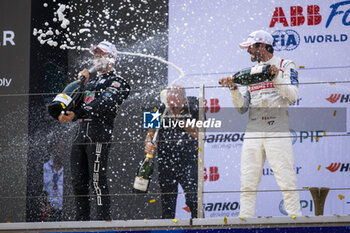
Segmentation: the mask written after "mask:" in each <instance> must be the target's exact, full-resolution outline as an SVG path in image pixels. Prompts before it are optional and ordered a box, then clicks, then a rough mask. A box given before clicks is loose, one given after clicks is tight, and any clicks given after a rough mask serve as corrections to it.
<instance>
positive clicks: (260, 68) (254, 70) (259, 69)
mask: <svg viewBox="0 0 350 233" xmlns="http://www.w3.org/2000/svg"><path fill="white" fill-rule="evenodd" d="M263 67H264V66H254V67H252V69H251V70H250V75H253V74H261V73H262V72H263Z"/></svg>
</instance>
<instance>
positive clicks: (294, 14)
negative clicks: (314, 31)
mask: <svg viewBox="0 0 350 233" xmlns="http://www.w3.org/2000/svg"><path fill="white" fill-rule="evenodd" d="M349 5H350V1H348V0H347V1H341V2H337V3H334V4H332V5H330V6H329V8H330V9H331V11H330V13H329V16H328V19H327V21H326V28H328V27H329V25H330V24H331V22H332V21H333V19H334V18H338V19H340V18H339V16H342V18H341V23H342V24H343V25H344V26H350V20H349V19H348V18H349V15H350V9H349V8H348V9H344V8H345V7H348V6H349ZM304 10H305V8H303V7H302V6H291V7H290V24H288V21H287V17H286V14H285V13H284V11H283V8H282V7H275V10H274V12H273V15H272V19H271V22H270V27H271V28H272V27H275V25H276V24H277V23H281V24H282V25H283V26H284V27H288V26H291V27H295V26H301V25H303V24H304V23H305V21H307V25H310V26H312V25H318V24H320V23H321V21H322V15H321V14H320V7H319V6H318V5H308V6H307V7H306V11H304Z"/></svg>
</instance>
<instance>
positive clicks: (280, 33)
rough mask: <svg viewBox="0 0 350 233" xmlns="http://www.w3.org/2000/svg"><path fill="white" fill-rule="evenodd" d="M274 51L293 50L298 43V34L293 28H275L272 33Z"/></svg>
mask: <svg viewBox="0 0 350 233" xmlns="http://www.w3.org/2000/svg"><path fill="white" fill-rule="evenodd" d="M272 37H273V40H274V49H275V50H276V51H282V50H287V51H290V50H294V49H296V48H297V47H298V46H299V44H300V36H299V34H298V33H297V32H296V31H294V30H277V31H274V32H273V33H272Z"/></svg>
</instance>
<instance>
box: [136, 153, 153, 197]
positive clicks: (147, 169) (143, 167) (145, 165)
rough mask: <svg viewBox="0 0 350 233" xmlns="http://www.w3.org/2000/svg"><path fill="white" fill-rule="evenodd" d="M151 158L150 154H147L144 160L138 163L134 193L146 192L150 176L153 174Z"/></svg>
mask: <svg viewBox="0 0 350 233" xmlns="http://www.w3.org/2000/svg"><path fill="white" fill-rule="evenodd" d="M152 158H153V155H152V154H147V155H146V157H145V159H144V160H143V161H141V162H140V165H139V167H138V169H137V175H136V178H135V181H134V186H133V187H134V189H135V191H136V192H147V190H148V186H149V183H150V180H151V176H152V174H153V161H152Z"/></svg>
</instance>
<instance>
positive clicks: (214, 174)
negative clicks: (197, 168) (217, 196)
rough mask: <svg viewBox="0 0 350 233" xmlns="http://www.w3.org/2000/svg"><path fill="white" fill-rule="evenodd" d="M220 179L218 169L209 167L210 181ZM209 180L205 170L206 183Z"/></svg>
mask: <svg viewBox="0 0 350 233" xmlns="http://www.w3.org/2000/svg"><path fill="white" fill-rule="evenodd" d="M219 178H220V174H219V168H218V167H209V181H218V180H219ZM207 180H208V173H207V169H206V168H204V181H207Z"/></svg>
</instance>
